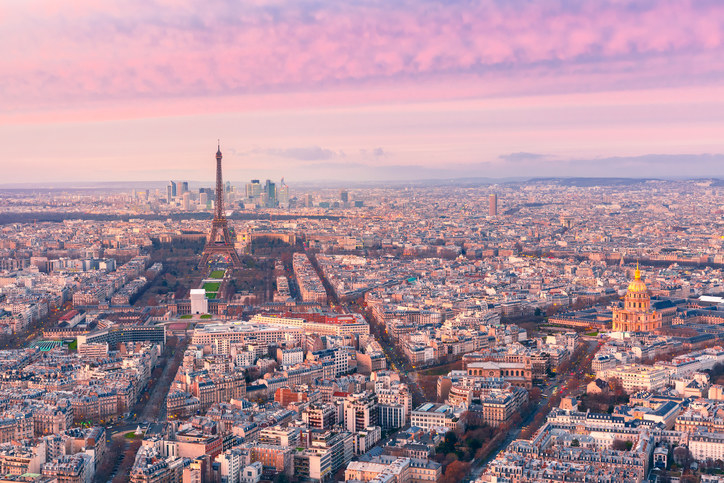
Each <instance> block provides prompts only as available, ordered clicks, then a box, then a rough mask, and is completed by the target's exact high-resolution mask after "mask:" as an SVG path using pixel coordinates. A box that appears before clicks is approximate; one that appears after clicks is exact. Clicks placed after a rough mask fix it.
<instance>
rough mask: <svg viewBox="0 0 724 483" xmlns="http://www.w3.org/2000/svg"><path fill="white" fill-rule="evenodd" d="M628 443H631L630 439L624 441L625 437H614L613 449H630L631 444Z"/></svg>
mask: <svg viewBox="0 0 724 483" xmlns="http://www.w3.org/2000/svg"><path fill="white" fill-rule="evenodd" d="M626 443H629V441H624V440H623V439H614V440H613V443H611V449H613V450H616V451H628V450H629V446H628V445H627V444H626Z"/></svg>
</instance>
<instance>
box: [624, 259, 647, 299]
mask: <svg viewBox="0 0 724 483" xmlns="http://www.w3.org/2000/svg"><path fill="white" fill-rule="evenodd" d="M646 290H647V288H646V284H645V283H643V282H642V281H641V270H639V264H638V262H637V263H636V272H634V279H633V281H632V282H631V283H630V284H628V291H629V293H642V292H646Z"/></svg>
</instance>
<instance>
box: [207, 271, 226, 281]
mask: <svg viewBox="0 0 724 483" xmlns="http://www.w3.org/2000/svg"><path fill="white" fill-rule="evenodd" d="M225 273H226V272H225V271H224V270H214V271H213V272H211V275H209V278H215V279H221V278H224V274H225Z"/></svg>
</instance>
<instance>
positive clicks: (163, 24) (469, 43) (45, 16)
mask: <svg viewBox="0 0 724 483" xmlns="http://www.w3.org/2000/svg"><path fill="white" fill-rule="evenodd" d="M196 7H198V6H195V5H193V4H192V3H188V2H175V1H173V2H162V3H157V4H153V3H147V2H138V3H137V4H134V5H132V6H131V8H123V9H120V8H118V7H114V6H113V5H107V4H104V5H103V6H102V7H99V6H97V5H96V4H94V3H90V2H87V3H85V2H82V3H75V4H74V7H73V8H72V9H66V8H64V7H61V6H60V5H58V4H55V3H54V2H38V3H35V4H32V5H28V4H25V3H20V2H18V3H6V4H4V5H3V6H2V7H0V9H1V11H2V13H3V15H2V19H3V20H1V21H0V25H2V27H1V28H0V38H1V39H2V40H3V41H4V43H5V44H7V45H12V46H15V47H16V48H14V49H10V52H9V54H8V55H7V56H6V58H5V62H4V63H3V64H1V65H0V76H2V77H3V79H4V82H3V84H4V90H3V91H2V92H0V101H1V102H2V103H3V105H4V109H3V110H2V112H1V113H0V137H1V138H3V139H4V142H3V143H1V144H0V159H3V163H4V164H5V165H7V166H15V165H20V166H23V168H24V169H11V170H9V173H8V174H7V176H6V178H5V180H4V181H5V182H6V183H28V182H31V183H32V182H43V183H47V182H53V181H58V182H63V181H109V180H128V181H139V180H163V179H176V178H184V179H191V180H207V179H210V177H209V175H208V173H209V172H210V169H209V168H210V167H211V166H212V165H213V157H212V156H210V155H209V154H208V153H209V152H211V151H210V150H211V146H212V145H213V143H214V142H215V141H216V139H217V138H221V140H222V146H223V147H224V148H225V149H224V153H225V157H227V158H228V162H227V164H228V168H227V173H228V175H227V179H230V180H246V179H250V178H262V179H265V178H272V179H278V178H280V177H282V176H285V177H286V178H287V179H288V180H290V181H292V180H293V181H312V180H340V181H344V180H346V179H352V180H360V181H366V180H372V181H382V180H408V179H409V180H415V179H447V178H456V177H469V176H481V177H490V178H504V177H511V176H520V175H521V173H525V175H526V176H563V175H567V176H611V175H617V176H618V175H620V176H631V177H657V178H670V177H698V176H712V177H716V176H724V168H721V166H724V163H722V161H724V153H723V152H722V149H721V143H720V139H719V134H720V133H721V132H722V130H723V128H724V114H722V113H724V109H722V107H724V106H722V103H724V101H722V99H724V85H723V84H722V73H723V72H724V65H723V62H724V61H722V59H724V56H723V55H722V50H723V49H724V37H723V36H722V21H723V20H722V19H724V6H722V5H720V4H718V3H716V2H696V3H691V2H684V1H672V2H665V3H662V2H603V3H598V2H597V3H595V4H586V5H580V6H578V5H575V4H565V3H563V4H561V3H558V2H536V3H525V2H472V3H467V2H453V3H449V2H445V3H443V2H427V3H424V4H419V3H416V2H398V3H395V4H391V5H388V4H387V3H382V2H370V3H364V4H351V5H347V4H345V5H338V4H335V3H332V2H293V3H292V2H285V1H274V2H248V3H245V4H236V3H231V2H217V3H213V4H211V5H209V6H206V5H204V8H196ZM261 40H263V41H261ZM227 153H228V154H227Z"/></svg>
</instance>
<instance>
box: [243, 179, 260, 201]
mask: <svg viewBox="0 0 724 483" xmlns="http://www.w3.org/2000/svg"><path fill="white" fill-rule="evenodd" d="M260 196H261V183H259V180H258V179H252V180H251V183H246V197H247V198H248V199H250V200H257V199H259V197H260Z"/></svg>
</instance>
